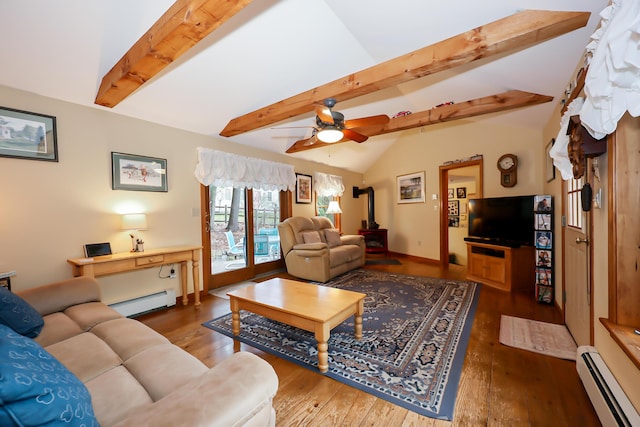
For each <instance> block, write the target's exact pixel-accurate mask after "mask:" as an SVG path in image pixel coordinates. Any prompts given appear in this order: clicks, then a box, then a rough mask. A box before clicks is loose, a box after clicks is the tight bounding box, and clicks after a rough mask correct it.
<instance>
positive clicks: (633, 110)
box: [580, 0, 640, 139]
mask: <svg viewBox="0 0 640 427" xmlns="http://www.w3.org/2000/svg"><path fill="white" fill-rule="evenodd" d="M639 16H640V2H638V1H637V0H613V1H612V2H611V4H610V5H609V6H607V7H606V8H605V9H604V10H603V11H602V13H600V17H601V18H602V20H601V21H600V27H599V28H598V29H597V30H596V32H595V33H594V34H593V35H592V36H591V43H589V44H588V45H587V53H588V54H589V55H591V56H592V57H591V60H590V63H589V71H587V75H586V78H585V83H584V91H585V94H586V99H585V102H584V106H583V107H582V110H581V111H580V120H581V122H582V124H583V126H584V127H585V128H586V129H587V130H588V131H589V133H590V134H591V136H593V137H594V138H596V139H601V138H603V137H605V136H606V135H609V134H611V133H613V132H614V131H615V130H616V127H617V125H618V120H620V118H621V117H622V115H623V114H624V113H625V112H627V111H629V114H631V116H633V117H638V116H640V47H639V46H640V19H639V18H638V17H639ZM587 58H589V56H588V57H587Z"/></svg>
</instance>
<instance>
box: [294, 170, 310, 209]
mask: <svg viewBox="0 0 640 427" xmlns="http://www.w3.org/2000/svg"><path fill="white" fill-rule="evenodd" d="M312 194H313V193H312V188H311V175H305V174H302V173H297V174H296V203H311V197H312Z"/></svg>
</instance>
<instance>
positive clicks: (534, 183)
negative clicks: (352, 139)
mask: <svg viewBox="0 0 640 427" xmlns="http://www.w3.org/2000/svg"><path fill="white" fill-rule="evenodd" d="M541 140H542V133H541V131H539V130H535V129H520V128H518V129H516V128H513V127H509V126H496V125H490V124H486V123H473V122H470V121H456V122H452V123H444V124H439V125H434V126H427V127H424V128H422V130H420V129H414V130H411V131H405V132H401V133H398V141H397V142H396V143H395V144H394V145H392V146H391V147H390V148H389V150H387V152H385V153H384V154H383V155H382V156H381V157H380V160H378V162H376V163H375V164H374V166H373V167H371V168H370V169H369V170H368V171H367V172H365V184H364V185H365V186H372V187H373V188H374V190H375V202H376V206H375V209H376V222H378V224H380V227H381V228H387V229H388V230H389V250H390V251H392V252H399V253H403V254H408V255H413V256H417V257H422V258H428V259H434V260H439V259H440V234H439V233H440V206H441V203H444V205H443V206H444V208H445V209H446V201H447V195H446V194H444V195H439V166H440V165H442V164H444V163H445V162H447V161H452V160H459V159H463V158H468V157H470V156H473V155H475V154H481V155H483V158H484V168H483V172H484V176H483V183H484V188H483V190H484V197H501V196H519V195H527V194H539V193H540V191H541V190H542V176H541V173H540V170H541V164H542V154H541V152H540V150H539V146H540V144H541ZM505 153H513V154H515V155H517V156H518V184H517V185H516V186H515V187H512V188H504V187H502V186H501V185H500V174H499V172H498V168H497V166H496V165H497V161H498V158H500V156H501V155H503V154H505ZM418 171H425V176H426V180H425V181H426V182H425V188H426V202H425V203H412V204H397V203H396V177H397V176H398V175H405V174H408V173H413V172H418ZM433 194H438V200H436V201H434V200H432V195H433ZM364 209H365V210H364V211H363V214H362V215H363V218H366V207H365V208H364Z"/></svg>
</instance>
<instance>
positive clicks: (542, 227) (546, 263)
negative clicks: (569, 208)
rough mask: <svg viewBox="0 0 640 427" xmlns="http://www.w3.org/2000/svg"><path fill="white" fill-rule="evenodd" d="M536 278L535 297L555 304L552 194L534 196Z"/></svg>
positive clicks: (539, 300)
mask: <svg viewBox="0 0 640 427" xmlns="http://www.w3.org/2000/svg"><path fill="white" fill-rule="evenodd" d="M533 210H534V217H535V220H534V221H535V225H534V229H535V233H536V235H535V247H536V271H535V275H536V280H535V292H536V295H535V298H536V301H537V302H540V303H545V304H553V301H554V287H555V286H554V276H553V240H554V239H553V198H552V196H551V195H548V194H544V195H537V196H535V197H534V206H533Z"/></svg>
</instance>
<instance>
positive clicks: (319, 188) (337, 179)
mask: <svg viewBox="0 0 640 427" xmlns="http://www.w3.org/2000/svg"><path fill="white" fill-rule="evenodd" d="M313 188H314V190H315V193H316V215H319V216H325V217H327V218H329V219H330V220H331V222H333V225H335V226H336V228H338V229H340V228H341V216H340V212H341V211H340V197H341V196H342V194H343V193H344V184H343V183H342V177H341V176H338V175H330V174H326V173H321V172H316V173H315V174H314V175H313ZM332 202H333V204H331V203H332ZM330 204H331V206H330ZM332 209H333V211H332Z"/></svg>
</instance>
